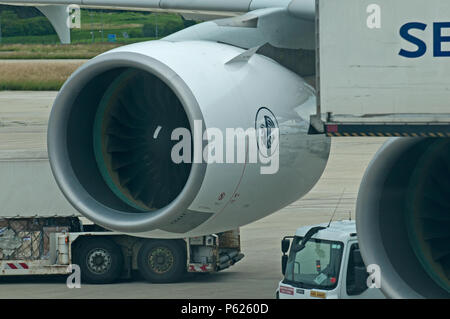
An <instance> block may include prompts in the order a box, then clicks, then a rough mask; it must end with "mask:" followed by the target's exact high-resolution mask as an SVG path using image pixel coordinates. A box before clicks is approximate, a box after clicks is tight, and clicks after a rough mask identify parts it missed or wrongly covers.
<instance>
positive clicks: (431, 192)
mask: <svg viewBox="0 0 450 319" xmlns="http://www.w3.org/2000/svg"><path fill="white" fill-rule="evenodd" d="M356 217H357V230H358V239H359V242H360V247H361V252H362V255H363V259H364V261H365V263H366V265H377V266H378V267H379V268H378V269H379V272H378V273H373V276H374V278H376V276H379V278H380V279H381V280H380V282H379V283H380V285H381V287H380V288H381V289H382V291H383V292H384V294H386V295H387V296H388V297H391V298H449V297H450V139H448V138H394V139H392V140H389V141H388V142H386V144H385V145H384V146H383V147H382V148H381V149H380V150H379V152H378V153H377V154H376V156H375V157H374V159H373V160H372V162H371V163H370V165H369V167H368V169H367V171H366V173H365V175H364V178H363V181H362V183H361V187H360V190H359V194H358V201H357V216H356ZM373 269H376V268H373Z"/></svg>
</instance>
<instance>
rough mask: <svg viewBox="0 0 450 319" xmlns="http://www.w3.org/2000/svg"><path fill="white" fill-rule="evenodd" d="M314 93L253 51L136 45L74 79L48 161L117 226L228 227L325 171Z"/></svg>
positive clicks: (104, 220)
mask: <svg viewBox="0 0 450 319" xmlns="http://www.w3.org/2000/svg"><path fill="white" fill-rule="evenodd" d="M315 104H316V100H315V93H314V90H313V89H312V88H311V87H310V86H308V85H307V84H306V83H305V82H304V81H303V79H302V78H301V77H300V76H298V75H297V74H295V73H293V72H292V71H289V70H288V69H286V68H285V67H283V66H281V65H280V64H278V63H277V62H275V61H274V60H272V59H269V58H267V57H265V56H262V55H260V54H258V53H255V51H252V50H245V49H242V48H238V47H235V46H232V45H227V44H222V43H216V42H208V41H182V42H170V41H165V40H160V41H151V42H144V43H139V44H133V45H128V46H124V47H120V48H117V49H114V50H112V51H109V52H107V53H104V54H102V55H100V56H98V57H96V58H94V59H92V60H91V61H89V62H87V63H86V64H84V65H83V66H82V67H81V68H80V69H78V70H77V71H76V72H75V73H74V74H73V75H72V76H71V77H70V78H69V79H68V80H67V82H66V83H65V84H64V86H63V88H62V89H61V91H60V93H59V94H58V96H57V98H56V100H55V103H54V106H53V109H52V112H51V116H50V121H49V129H48V150H49V158H50V163H51V167H52V171H53V174H54V176H55V178H56V181H57V183H58V185H59V187H60V189H61V190H62V192H63V193H64V195H65V196H66V197H67V199H68V200H69V201H70V203H71V204H72V205H73V206H74V207H75V208H76V209H77V210H79V211H80V212H81V213H82V214H83V215H85V216H86V217H87V218H89V219H90V220H92V221H93V222H95V223H97V224H99V225H101V226H103V227H105V228H107V229H111V230H115V231H120V232H124V233H132V234H138V235H141V236H152V237H161V238H174V237H183V236H194V235H204V234H208V233H214V232H220V231H225V230H230V229H233V228H236V227H239V226H242V225H245V224H247V223H250V222H252V221H255V220H258V219H260V218H263V217H265V216H267V215H269V214H271V213H273V212H275V211H277V210H279V209H281V208H282V207H284V206H286V205H288V204H290V203H292V202H293V201H295V200H297V199H299V198H300V197H301V196H303V195H304V194H306V193H307V192H308V191H309V190H310V189H311V188H312V187H313V186H314V185H315V183H316V182H317V181H318V179H319V178H320V176H321V174H322V172H323V170H324V168H325V166H326V163H327V159H328V155H329V150H330V139H329V138H327V137H325V136H323V135H308V130H309V127H310V123H309V118H310V115H311V114H313V113H314V112H315ZM250 129H253V130H254V131H255V132H257V133H255V134H253V135H252V134H250V133H251V130H250ZM242 131H243V132H245V134H244V135H245V136H244V140H245V143H244V142H242V140H241V139H239V138H238V135H239V134H237V132H241V133H242ZM248 132H250V133H248ZM247 133H248V134H247ZM275 133H277V134H275ZM239 141H240V142H239ZM212 145H213V146H212ZM275 155H276V156H275ZM174 157H175V159H174ZM255 158H257V160H255Z"/></svg>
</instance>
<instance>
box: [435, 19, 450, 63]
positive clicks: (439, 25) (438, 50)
mask: <svg viewBox="0 0 450 319" xmlns="http://www.w3.org/2000/svg"><path fill="white" fill-rule="evenodd" d="M443 28H450V22H436V23H435V24H434V27H433V29H434V31H433V33H434V54H433V55H434V56H435V57H443V56H450V51H442V42H450V37H449V36H442V32H441V30H442V29H443Z"/></svg>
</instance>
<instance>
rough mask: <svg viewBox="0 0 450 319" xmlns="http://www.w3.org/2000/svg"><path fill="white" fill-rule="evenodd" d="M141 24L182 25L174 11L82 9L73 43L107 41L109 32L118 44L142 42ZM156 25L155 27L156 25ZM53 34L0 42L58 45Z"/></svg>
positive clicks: (7, 39) (6, 43) (73, 31)
mask: <svg viewBox="0 0 450 319" xmlns="http://www.w3.org/2000/svg"><path fill="white" fill-rule="evenodd" d="M144 24H150V25H155V30H156V29H159V30H160V31H163V30H164V28H165V27H166V26H167V25H169V24H172V25H173V24H178V25H181V24H183V22H182V18H181V17H180V16H179V15H176V14H167V13H157V14H156V13H151V14H150V13H149V12H122V11H92V10H86V9H83V10H82V11H81V29H72V30H71V38H72V43H73V44H81V43H84V44H93V43H105V42H108V34H115V35H116V39H117V40H116V41H117V42H118V43H122V44H123V43H133V42H137V41H144V40H145V37H144V35H143V33H142V28H143V26H144ZM156 25H157V27H156ZM57 43H59V39H58V36H57V35H56V33H54V34H49V35H30V36H23V35H18V36H9V37H6V36H3V37H2V38H1V44H0V47H1V46H2V45H8V44H57Z"/></svg>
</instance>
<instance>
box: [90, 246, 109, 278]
mask: <svg viewBox="0 0 450 319" xmlns="http://www.w3.org/2000/svg"><path fill="white" fill-rule="evenodd" d="M86 261H87V266H88V268H89V270H90V271H91V272H93V273H95V274H99V275H101V274H105V273H107V272H108V271H109V269H110V268H111V264H112V257H111V254H110V253H109V252H108V251H107V250H105V249H102V248H96V249H93V250H91V251H90V252H89V253H88V254H87V257H86Z"/></svg>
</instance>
